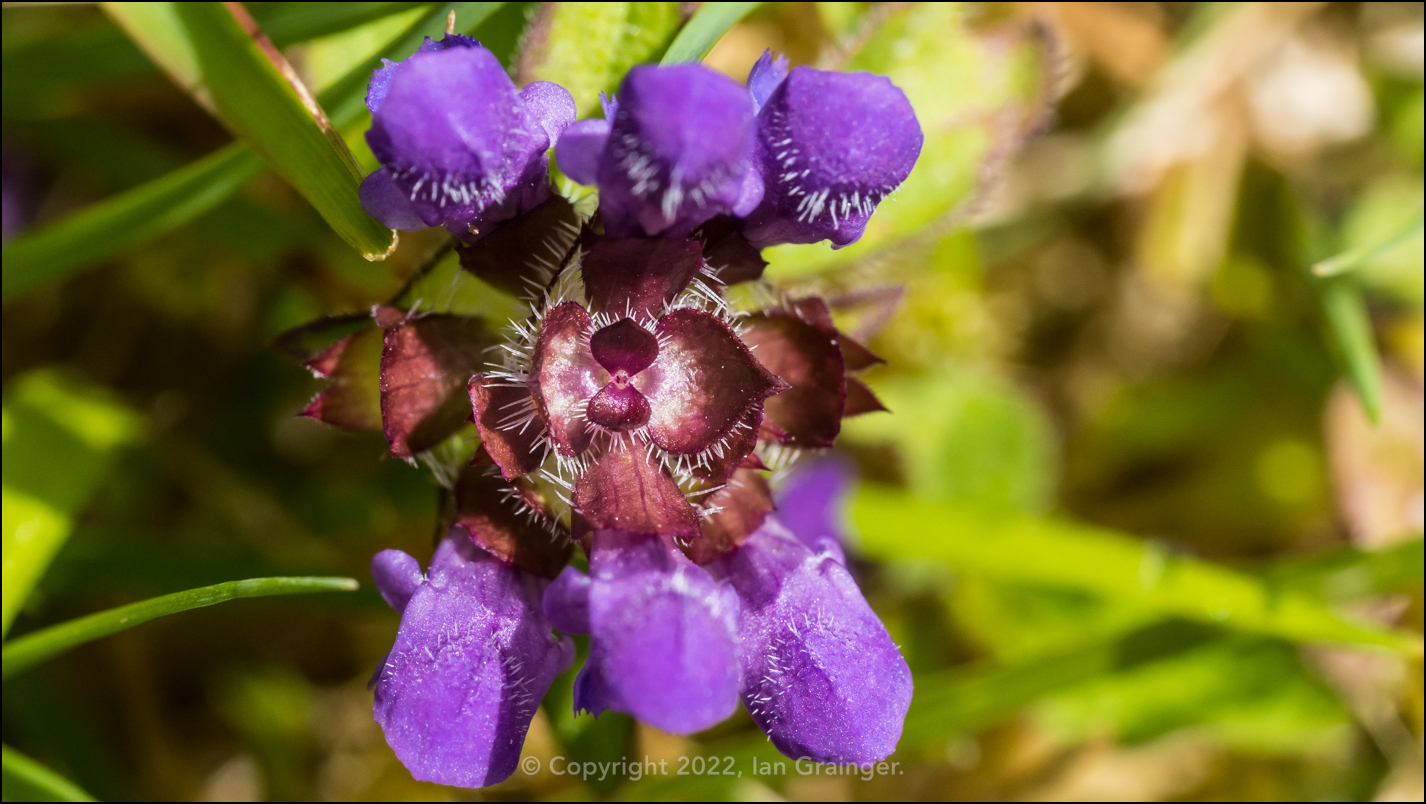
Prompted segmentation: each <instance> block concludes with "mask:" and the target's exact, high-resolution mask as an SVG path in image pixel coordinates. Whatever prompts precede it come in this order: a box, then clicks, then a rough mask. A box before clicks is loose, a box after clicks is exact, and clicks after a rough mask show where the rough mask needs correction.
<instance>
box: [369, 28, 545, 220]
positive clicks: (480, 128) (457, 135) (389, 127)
mask: <svg viewBox="0 0 1426 804" xmlns="http://www.w3.org/2000/svg"><path fill="white" fill-rule="evenodd" d="M442 41H443V42H444V41H446V40H442ZM461 45H462V46H459V47H454V46H450V45H445V46H441V47H432V48H430V49H428V48H426V47H424V46H423V47H422V49H421V50H419V51H417V52H416V54H415V55H413V56H411V58H409V59H407V60H405V61H404V62H401V63H400V64H398V65H396V66H395V67H394V68H383V69H384V70H385V69H390V70H392V72H391V74H390V75H383V76H381V77H380V78H381V81H384V82H385V92H384V93H382V92H380V91H379V90H380V87H379V86H377V84H379V83H380V81H378V80H377V77H374V78H373V91H374V92H375V95H374V96H373V97H375V99H376V100H377V101H378V102H377V103H376V106H375V108H376V111H375V112H374V113H373V115H372V126H371V129H370V130H369V131H368V132H367V134H366V138H367V143H368V144H369V145H370V146H371V150H372V153H373V154H375V155H376V157H377V159H378V160H380V161H381V163H382V165H384V166H385V167H386V168H387V169H388V170H389V171H390V172H391V176H392V178H393V180H394V183H395V185H396V186H397V187H398V188H399V189H400V190H401V191H402V192H403V193H404V194H405V195H406V197H407V198H408V199H410V201H411V203H412V205H413V207H414V208H415V210H416V213H417V214H418V215H419V216H420V218H421V220H422V221H424V222H425V223H426V224H427V225H428V226H438V225H439V226H444V227H446V228H447V229H449V230H450V231H451V232H452V233H453V234H455V235H457V236H458V237H461V238H463V239H465V240H467V241H468V242H475V240H477V239H479V237H480V235H482V234H484V232H485V231H487V230H488V229H489V228H490V226H491V224H493V223H497V222H499V221H502V220H506V219H509V218H511V217H514V216H515V215H517V214H519V213H520V212H523V211H526V210H529V209H532V208H534V207H535V206H536V205H538V204H540V203H541V202H543V201H544V200H545V199H546V198H548V197H549V186H548V185H549V182H548V178H547V175H546V173H547V171H546V161H547V160H546V157H545V150H546V149H547V148H548V147H549V145H550V137H549V134H547V133H546V131H545V127H544V126H543V125H542V121H541V119H540V118H539V117H538V116H537V115H536V114H535V113H533V112H532V111H531V110H530V109H529V108H528V107H527V106H526V105H525V104H524V102H522V100H521V98H520V95H519V94H518V93H517V92H516V90H515V85H514V84H513V83H511V81H510V77H509V76H508V75H506V73H505V68H504V67H503V66H501V64H500V61H499V60H498V59H497V58H495V56H494V55H493V54H491V53H490V51H488V50H486V49H485V48H483V47H480V46H478V45H465V44H464V43H463V42H462V43H461Z"/></svg>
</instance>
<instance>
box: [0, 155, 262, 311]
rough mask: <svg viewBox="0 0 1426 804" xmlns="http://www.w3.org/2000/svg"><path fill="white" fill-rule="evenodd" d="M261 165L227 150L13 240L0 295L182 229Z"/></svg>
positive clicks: (6, 255)
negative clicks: (181, 227) (165, 233)
mask: <svg viewBox="0 0 1426 804" xmlns="http://www.w3.org/2000/svg"><path fill="white" fill-rule="evenodd" d="M262 167H263V163H262V159H260V158H258V156H257V154H255V153H253V152H252V151H251V150H250V149H249V148H247V147H245V146H243V145H241V144H233V145H229V146H227V147H225V148H222V149H221V150H218V151H216V152H214V153H212V154H209V155H208V156H205V157H203V158H202V159H199V160H198V161H197V162H193V163H191V164H188V165H185V166H184V167H181V168H179V169H178V170H175V171H173V172H172V173H169V174H166V175H164V176H161V177H159V178H157V179H154V180H153V181H150V182H148V183H146V184H142V185H140V186H138V187H135V188H133V189H132V190H128V191H126V192H123V193H120V194H119V195H116V196H113V197H112V198H109V199H106V200H104V201H101V202H99V203H97V204H93V205H91V206H88V207H85V208H84V209H82V210H80V211H79V212H76V213H75V214H73V215H70V216H69V217H67V218H62V219H60V220H58V221H55V222H54V223H51V224H49V225H47V226H45V227H43V228H41V229H37V230H35V231H34V232H31V233H30V234H27V235H25V236H24V237H21V238H18V239H16V240H15V241H14V242H12V243H10V244H9V245H7V246H6V247H5V251H4V264H5V271H4V274H3V276H0V298H3V299H4V300H6V301H9V300H10V298H12V297H13V296H14V295H16V294H19V293H24V292H26V291H29V290H32V289H34V288H37V287H39V286H41V285H44V284H48V283H51V282H58V281H60V280H62V279H65V278H67V277H69V276H71V275H73V274H76V273H78V272H80V271H82V270H84V269H85V268H88V267H90V266H92V265H94V264H96V263H98V262H101V261H103V260H105V259H108V258H109V257H112V256H114V255H116V254H121V253H123V252H125V251H127V250H129V249H131V248H133V247H135V246H138V245H140V244H142V243H146V242H148V241H149V240H152V239H153V238H155V237H158V236H159V235H161V234H163V233H164V232H168V231H171V230H173V229H176V228H178V227H179V226H182V225H183V224H185V223H188V222H189V221H191V220H193V219H194V218H196V217H198V216H199V215H202V214H203V213H205V212H207V211H209V210H211V209H213V208H214V207H216V206H217V205H218V204H220V203H222V202H223V201H224V200H225V199H227V198H228V197H229V196H231V195H232V194H233V193H235V192H237V191H238V189H239V188H240V187H242V186H243V184H245V183H246V182H247V181H248V180H249V179H251V178H252V177H254V176H256V175H257V174H258V173H259V172H261V170H262Z"/></svg>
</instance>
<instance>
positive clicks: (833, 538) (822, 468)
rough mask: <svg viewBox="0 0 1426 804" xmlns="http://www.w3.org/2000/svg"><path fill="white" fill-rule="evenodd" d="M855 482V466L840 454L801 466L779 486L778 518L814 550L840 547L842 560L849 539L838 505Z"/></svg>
mask: <svg viewBox="0 0 1426 804" xmlns="http://www.w3.org/2000/svg"><path fill="white" fill-rule="evenodd" d="M851 485H852V467H851V466H850V465H849V464H848V463H847V462H846V461H844V460H841V459H839V458H827V459H824V460H819V461H816V462H815V463H807V464H803V465H801V466H799V467H798V468H797V471H795V472H793V473H792V475H791V476H789V477H788V478H787V480H785V481H783V483H782V485H781V486H780V487H779V488H778V492H777V495H776V499H777V521H778V522H779V523H781V524H782V525H783V526H784V527H785V528H787V529H788V530H789V531H791V532H792V534H793V535H794V536H796V537H797V538H799V539H801V540H802V543H803V544H805V545H807V546H808V547H809V548H811V549H812V550H814V551H824V550H827V549H829V548H828V545H831V546H832V547H835V548H836V555H837V557H838V563H843V564H844V563H846V562H845V561H843V560H842V559H841V545H842V543H843V542H844V541H845V540H846V536H845V531H844V529H843V527H842V520H841V513H840V511H839V510H838V506H839V505H840V504H841V502H842V498H843V497H844V496H845V495H846V493H847V489H848V488H850V487H851Z"/></svg>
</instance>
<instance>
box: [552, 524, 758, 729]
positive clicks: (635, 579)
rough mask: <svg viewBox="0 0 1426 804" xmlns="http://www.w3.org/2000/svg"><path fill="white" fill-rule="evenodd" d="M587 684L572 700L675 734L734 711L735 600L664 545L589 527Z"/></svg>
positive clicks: (709, 723) (654, 539)
mask: <svg viewBox="0 0 1426 804" xmlns="http://www.w3.org/2000/svg"><path fill="white" fill-rule="evenodd" d="M589 574H590V585H589V626H590V634H591V639H590V649H589V662H588V664H587V665H586V673H588V674H589V677H588V678H584V679H581V683H580V684H579V686H580V687H581V688H582V693H583V694H582V695H581V697H580V700H579V701H578V703H579V704H581V705H582V706H583V708H585V709H587V710H589V711H598V710H599V709H602V708H606V707H607V708H609V709H613V710H615V711H620V712H628V713H629V714H631V715H633V716H634V717H637V718H638V719H639V720H641V721H643V722H645V723H648V724H649V725H651V726H654V727H656V728H659V729H663V730H664V731H668V732H673V733H675V734H691V733H693V732H696V731H701V730H703V729H706V728H708V727H710V726H712V725H714V724H716V723H718V722H719V721H721V720H723V719H724V718H726V717H727V716H728V715H730V714H732V713H733V710H734V709H735V708H736V707H737V678H738V666H737V642H736V638H735V633H736V632H735V628H736V622H737V616H738V601H737V599H736V597H735V596H734V595H733V594H732V590H731V589H729V588H728V587H726V586H722V585H719V584H718V583H716V582H714V580H713V578H712V577H711V576H709V574H708V573H707V572H706V571H704V570H703V569H702V568H701V567H698V566H697V565H695V564H693V563H692V562H690V561H689V560H688V559H687V558H685V557H684V556H683V554H682V553H680V552H679V551H678V550H676V549H675V548H674V547H673V546H672V545H671V544H669V543H667V542H666V541H665V540H663V539H660V538H657V537H653V536H641V535H637V534H630V533H627V532H625V531H619V530H596V531H595V532H594V551H593V556H592V557H591V559H590V561H589Z"/></svg>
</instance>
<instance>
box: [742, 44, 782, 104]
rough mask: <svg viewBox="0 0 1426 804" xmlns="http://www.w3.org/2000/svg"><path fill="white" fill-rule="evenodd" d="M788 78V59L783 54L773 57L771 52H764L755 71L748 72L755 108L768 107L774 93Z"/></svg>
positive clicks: (755, 66)
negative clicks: (768, 100)
mask: <svg viewBox="0 0 1426 804" xmlns="http://www.w3.org/2000/svg"><path fill="white" fill-rule="evenodd" d="M786 78H787V57H786V56H784V55H782V54H781V53H779V54H777V56H776V57H774V56H773V53H772V51H771V50H764V51H763V54H762V56H761V57H759V58H758V60H757V63H756V64H754V65H753V69H751V70H749V71H748V92H751V93H752V95H753V108H754V109H755V110H757V109H761V108H762V107H764V106H766V105H767V99H768V98H769V97H770V96H771V95H772V91H773V90H774V89H777V87H778V85H779V84H781V83H782V82H783V80H784V79H786Z"/></svg>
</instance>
